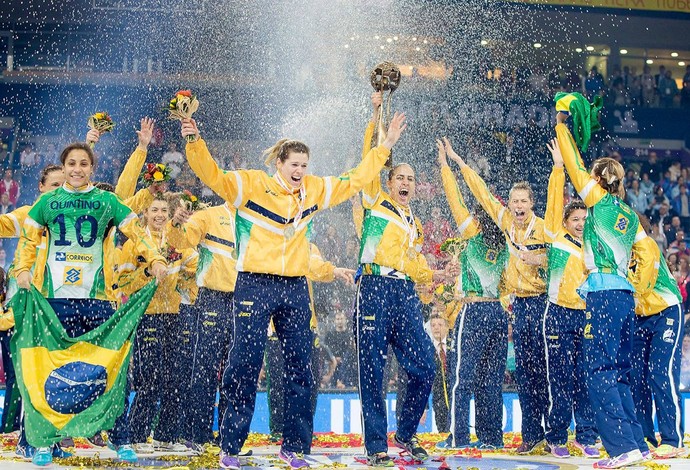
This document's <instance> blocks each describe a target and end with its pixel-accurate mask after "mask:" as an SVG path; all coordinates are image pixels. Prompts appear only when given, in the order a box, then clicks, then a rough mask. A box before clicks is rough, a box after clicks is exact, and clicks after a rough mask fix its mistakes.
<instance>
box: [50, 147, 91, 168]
mask: <svg viewBox="0 0 690 470" xmlns="http://www.w3.org/2000/svg"><path fill="white" fill-rule="evenodd" d="M42 153H43V156H42V157H43V158H42V160H43V161H42V162H41V166H45V165H59V164H60V154H59V153H58V151H57V148H56V147H55V144H54V143H52V142H51V143H49V144H48V148H46V150H45V151H44V152H42ZM99 163H100V162H99Z"/></svg>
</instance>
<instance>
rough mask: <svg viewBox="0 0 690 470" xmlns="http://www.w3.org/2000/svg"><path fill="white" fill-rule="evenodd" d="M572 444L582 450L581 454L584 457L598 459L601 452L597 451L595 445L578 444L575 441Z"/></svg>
mask: <svg viewBox="0 0 690 470" xmlns="http://www.w3.org/2000/svg"><path fill="white" fill-rule="evenodd" d="M573 445H574V446H575V448H577V449H579V450H580V452H582V456H583V457H584V458H586V459H598V458H600V457H601V452H599V449H597V446H595V445H592V444H580V443H579V442H577V441H573Z"/></svg>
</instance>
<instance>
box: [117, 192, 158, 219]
mask: <svg viewBox="0 0 690 470" xmlns="http://www.w3.org/2000/svg"><path fill="white" fill-rule="evenodd" d="M124 202H125V205H126V206H127V207H129V208H130V209H132V211H134V212H135V213H137V214H140V213H142V212H143V211H144V209H146V208H147V207H149V206H150V205H151V203H152V202H153V194H152V193H151V191H150V188H145V189H140V190H139V191H137V192H136V194H135V195H134V196H132V197H130V198H127V199H124Z"/></svg>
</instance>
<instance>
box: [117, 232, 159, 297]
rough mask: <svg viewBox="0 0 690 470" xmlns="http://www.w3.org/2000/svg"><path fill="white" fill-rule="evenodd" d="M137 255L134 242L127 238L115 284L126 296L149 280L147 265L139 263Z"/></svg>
mask: <svg viewBox="0 0 690 470" xmlns="http://www.w3.org/2000/svg"><path fill="white" fill-rule="evenodd" d="M138 257H139V256H138V255H137V253H136V246H135V244H134V242H133V241H132V240H131V239H130V240H127V241H126V242H125V245H124V246H123V247H122V255H121V256H120V264H119V265H118V269H117V285H118V290H119V292H120V293H122V294H125V295H126V296H128V297H129V296H130V295H132V294H133V293H135V292H136V291H138V290H139V289H141V288H142V287H144V286H145V285H146V284H148V283H149V281H151V275H150V274H148V269H147V268H146V266H147V265H146V264H142V263H139V260H138Z"/></svg>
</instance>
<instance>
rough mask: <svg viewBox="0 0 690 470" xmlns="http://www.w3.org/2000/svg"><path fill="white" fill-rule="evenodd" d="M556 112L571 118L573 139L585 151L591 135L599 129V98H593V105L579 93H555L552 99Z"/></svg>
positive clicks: (600, 101) (600, 104)
mask: <svg viewBox="0 0 690 470" xmlns="http://www.w3.org/2000/svg"><path fill="white" fill-rule="evenodd" d="M554 101H555V102H556V111H559V112H562V113H568V114H570V115H571V116H572V118H573V137H574V139H575V143H576V144H577V146H578V147H579V148H580V150H581V151H583V152H585V151H587V147H589V141H590V140H591V139H592V133H593V132H597V131H598V130H599V129H601V124H599V111H600V110H601V107H602V106H603V102H602V99H601V96H597V97H596V98H594V103H590V102H589V101H587V98H585V97H584V96H582V94H580V93H564V92H559V93H556V97H555V98H554Z"/></svg>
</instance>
